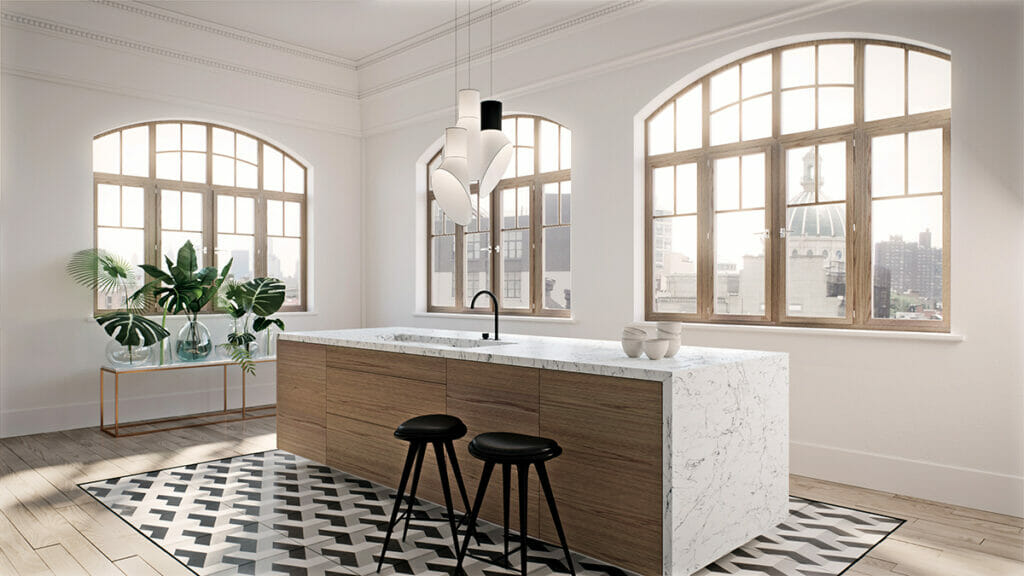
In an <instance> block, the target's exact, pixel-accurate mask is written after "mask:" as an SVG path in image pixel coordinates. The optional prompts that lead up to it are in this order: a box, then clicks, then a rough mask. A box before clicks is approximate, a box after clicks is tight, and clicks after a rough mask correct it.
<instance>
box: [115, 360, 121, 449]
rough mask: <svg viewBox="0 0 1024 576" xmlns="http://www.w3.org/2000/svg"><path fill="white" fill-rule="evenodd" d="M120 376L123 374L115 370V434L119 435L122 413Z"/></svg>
mask: <svg viewBox="0 0 1024 576" xmlns="http://www.w3.org/2000/svg"><path fill="white" fill-rule="evenodd" d="M120 378H121V375H120V374H118V373H117V372H114V436H119V435H120V434H121V432H120V430H119V424H120V415H119V414H118V410H119V408H120V406H118V403H119V402H120V399H121V380H120Z"/></svg>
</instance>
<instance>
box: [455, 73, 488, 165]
mask: <svg viewBox="0 0 1024 576" xmlns="http://www.w3.org/2000/svg"><path fill="white" fill-rule="evenodd" d="M458 114H459V119H458V122H457V123H456V124H455V125H456V126H458V127H459V128H465V129H466V145H467V147H468V150H467V154H466V161H467V162H468V163H469V180H468V182H476V181H478V180H480V175H481V173H482V172H483V170H482V159H481V156H482V155H481V153H480V91H479V90H471V89H466V90H459V102H458Z"/></svg>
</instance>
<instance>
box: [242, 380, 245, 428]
mask: <svg viewBox="0 0 1024 576" xmlns="http://www.w3.org/2000/svg"><path fill="white" fill-rule="evenodd" d="M242 420H245V369H243V370H242Z"/></svg>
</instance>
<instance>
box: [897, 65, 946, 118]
mask: <svg viewBox="0 0 1024 576" xmlns="http://www.w3.org/2000/svg"><path fill="white" fill-rule="evenodd" d="M909 58H910V71H909V78H908V79H909V82H910V86H909V87H908V90H909V92H908V93H907V97H908V99H909V102H908V105H909V107H910V113H911V114H917V113H919V112H931V111H932V110H945V109H947V108H949V100H950V90H951V88H952V84H951V83H950V79H949V76H950V65H949V60H946V59H945V58H938V57H935V56H929V55H928V54H923V53H921V52H916V51H914V50H911V51H910V55H909Z"/></svg>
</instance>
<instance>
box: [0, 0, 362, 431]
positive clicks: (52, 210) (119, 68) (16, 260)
mask: <svg viewBox="0 0 1024 576" xmlns="http://www.w3.org/2000/svg"><path fill="white" fill-rule="evenodd" d="M8 11H10V12H11V13H15V14H18V15H28V16H30V18H28V19H27V20H25V19H20V20H17V21H15V20H12V19H11V18H9V17H8V13H9V12H8ZM4 12H5V14H4V21H3V24H4V26H3V30H2V63H3V74H2V76H0V90H2V96H0V99H2V107H0V141H2V145H3V155H2V156H3V158H2V166H0V171H2V183H0V189H2V194H0V436H14V435H20V434H29V433H35V432H44V431H50V430H61V429H70V428H78V427H82V426H93V425H96V424H98V423H99V403H98V402H99V400H98V395H99V386H98V384H99V382H98V378H99V375H98V368H99V364H100V360H101V359H102V358H103V350H104V346H105V345H106V343H107V341H108V339H107V337H106V335H105V334H104V332H103V330H102V329H101V328H100V327H99V326H98V325H96V323H95V322H94V321H92V320H91V319H90V318H89V317H90V315H91V313H92V308H91V307H92V304H91V297H90V295H89V293H88V291H86V290H84V289H82V288H81V287H79V286H76V285H75V284H73V283H72V282H71V281H70V280H69V279H68V278H67V276H66V275H65V273H64V265H65V263H66V262H67V259H68V258H69V257H70V255H71V254H72V253H73V252H75V251H76V250H80V249H82V248H87V247H90V246H92V241H93V240H92V238H93V236H92V235H93V228H92V227H93V223H92V202H93V198H92V196H93V194H92V139H93V136H95V135H96V134H98V133H100V132H103V131H105V130H108V129H111V128H114V127H117V126H120V125H124V124H128V123H132V122H139V121H146V120H153V119H165V118H187V119H199V120H206V121H211V122H216V123H223V124H228V125H231V126H236V127H239V128H242V129H245V130H247V131H250V132H252V133H255V134H257V135H260V136H261V137H264V138H266V139H268V140H270V141H272V142H274V143H277V144H279V145H281V146H282V147H284V148H285V149H287V150H288V151H290V152H291V153H293V154H295V155H296V156H297V157H299V158H302V159H303V160H304V161H305V162H306V163H307V164H308V166H309V167H310V168H311V172H310V173H311V185H310V195H309V200H308V202H309V204H308V208H309V209H308V213H309V225H310V232H311V237H312V243H311V244H310V245H309V257H310V262H309V268H310V282H309V289H310V296H311V300H312V306H311V309H310V311H309V312H306V313H296V314H284V315H283V317H284V320H285V321H286V322H287V325H288V328H289V329H316V328H335V327H356V326H359V325H360V322H361V318H360V308H359V301H360V289H361V286H360V274H359V269H360V266H361V263H360V259H361V256H360V254H361V246H360V243H361V228H360V193H359V183H360V148H359V139H358V133H359V115H358V103H357V102H356V101H355V99H353V98H351V97H345V96H342V95H339V94H342V93H343V92H344V90H345V89H348V88H351V89H354V86H355V77H354V72H353V71H346V70H344V69H339V68H337V67H335V66H332V65H329V64H325V63H323V62H320V61H317V60H314V59H310V58H303V57H298V56H295V55H293V54H286V53H283V52H280V51H277V50H273V49H268V48H253V47H252V46H243V47H242V48H244V50H243V49H240V48H239V46H238V45H237V44H238V43H237V42H236V41H233V40H229V39H226V38H224V37H220V36H216V35H211V34H209V33H206V32H199V31H196V30H192V29H190V28H188V27H185V26H181V25H175V24H172V23H168V22H161V21H159V20H155V19H152V18H147V17H142V16H139V15H136V14H132V13H128V12H122V11H120V10H117V9H113V8H108V7H102V6H100V5H97V4H94V3H66V2H60V3H18V2H5V3H4ZM54 21H57V22H74V23H75V24H74V27H71V28H68V27H61V26H56V27H55V26H52V25H50V24H49V23H52V22H54ZM86 28H87V29H88V30H93V31H99V35H98V36H97V35H83V34H82V33H81V32H80V31H81V30H84V29H86ZM106 34H110V35H109V36H108V35H106ZM127 34H131V35H132V37H133V39H134V40H133V42H139V44H137V45H136V44H134V43H133V44H131V45H126V44H124V43H120V42H118V38H119V37H124V36H125V35H127ZM148 42H158V43H160V45H162V46H165V47H166V46H171V47H172V48H173V50H171V51H164V52H160V53H159V54H154V53H152V48H153V46H156V44H148ZM188 53H192V54H216V57H215V58H220V59H221V60H218V61H216V62H212V63H211V62H209V61H202V60H195V59H191V58H190V57H188V55H187V54H188ZM220 64H227V65H228V66H226V67H225V66H221V65H220ZM232 67H234V68H232ZM268 74H274V75H275V76H273V77H270V76H268ZM283 76H287V77H286V78H284V77H283ZM306 81H316V82H317V84H316V85H315V86H313V88H308V87H303V86H304V84H303V83H304V82H306ZM204 321H205V322H206V323H207V324H208V325H209V326H210V328H211V330H212V331H213V332H214V335H215V337H216V338H217V341H223V339H224V335H225V334H226V332H227V329H228V321H227V319H226V318H225V317H223V316H220V317H205V318H204ZM179 326H180V319H175V320H172V322H171V326H170V329H171V332H172V333H176V332H177V328H178V327H179ZM107 382H108V385H111V386H112V381H111V379H110V378H109V377H108V379H107ZM121 384H122V386H121V388H122V395H121V400H122V402H121V406H120V411H121V415H122V417H123V418H125V419H132V418H146V417H156V416H163V415H173V414H176V413H187V412H195V411H205V410H215V409H219V408H220V406H221V398H222V397H221V388H220V386H221V371H220V369H206V370H199V371H196V370H190V371H179V372H172V373H167V374H160V375H156V374H143V375H136V376H126V377H124V378H123V380H122V382H121ZM249 384H250V387H249V389H248V391H249V396H248V400H249V403H250V404H260V403H267V402H272V401H273V397H274V371H273V365H272V364H267V365H261V366H260V367H259V368H258V373H257V377H256V378H255V379H252V380H250V381H249ZM231 386H232V390H231V393H230V394H231V396H230V401H231V402H232V403H233V404H235V405H237V402H238V401H239V396H240V392H239V387H240V378H239V374H238V372H237V370H232V371H231ZM107 391H108V392H107V393H108V399H109V398H110V396H109V394H110V393H111V391H112V388H109V387H108V388H107ZM107 410H108V412H107V414H108V422H109V417H110V415H111V414H112V405H111V404H110V403H109V402H108V404H107Z"/></svg>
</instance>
